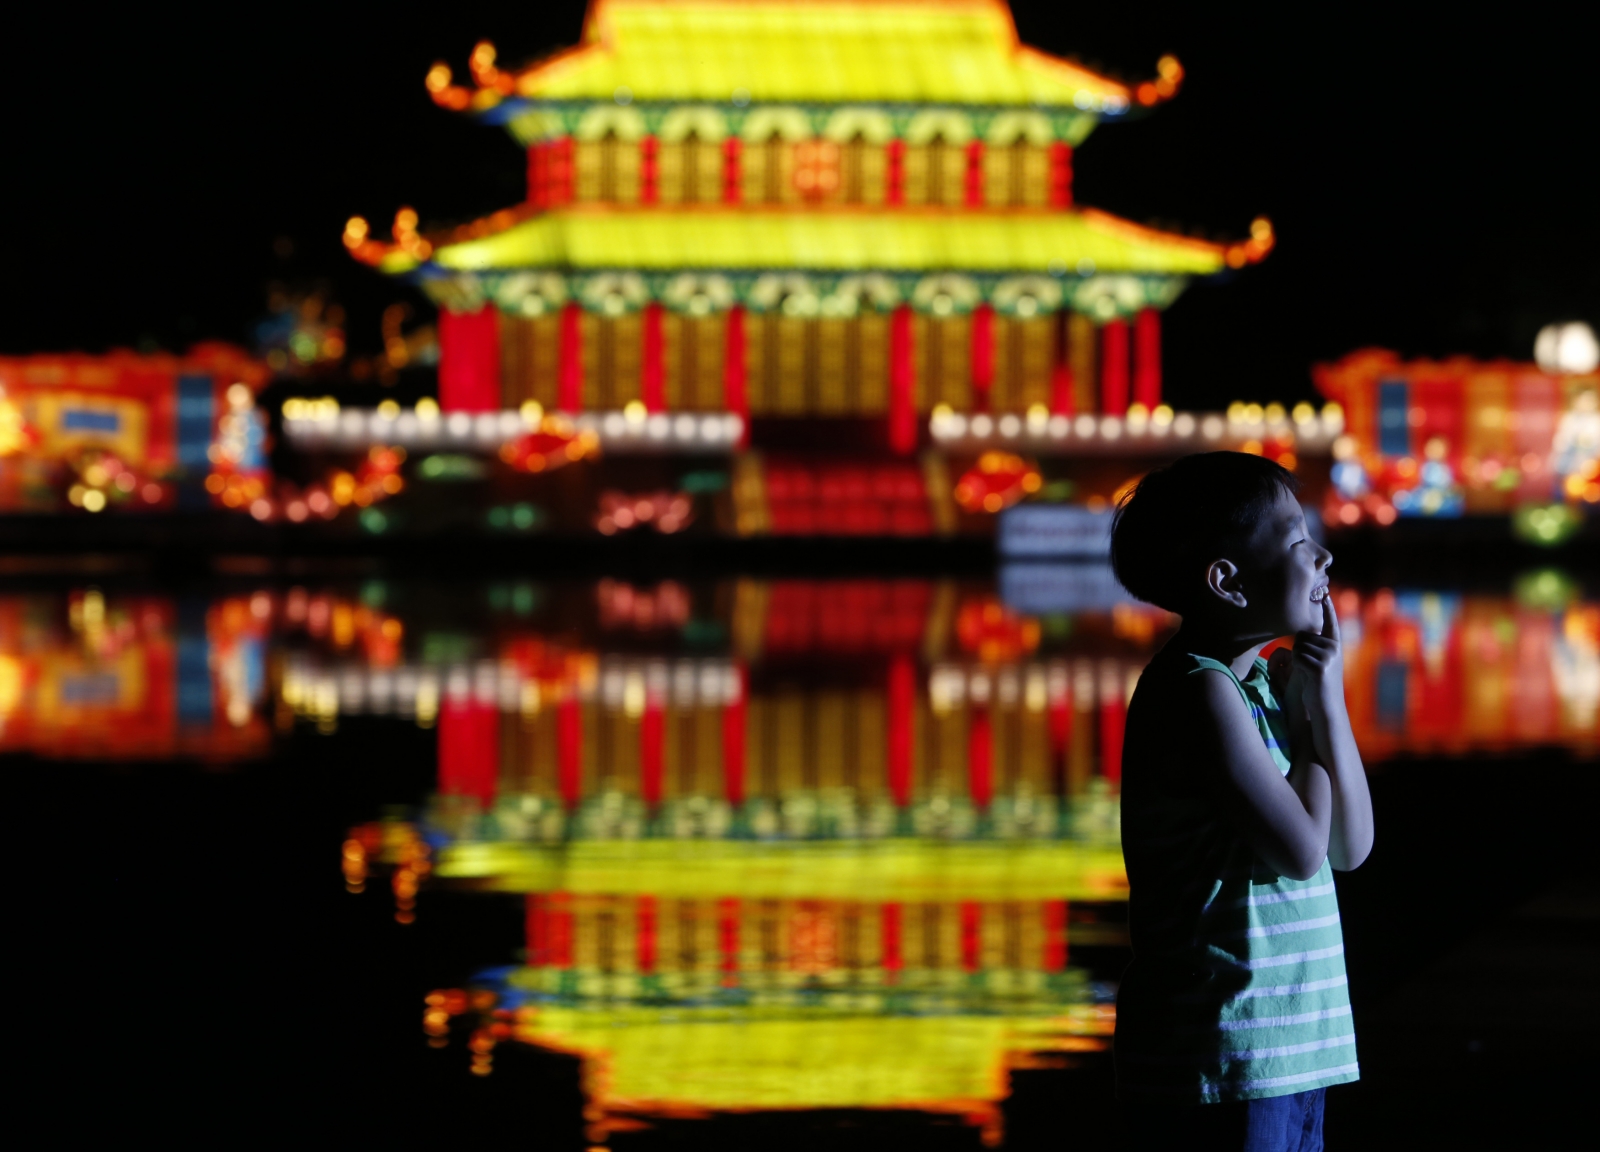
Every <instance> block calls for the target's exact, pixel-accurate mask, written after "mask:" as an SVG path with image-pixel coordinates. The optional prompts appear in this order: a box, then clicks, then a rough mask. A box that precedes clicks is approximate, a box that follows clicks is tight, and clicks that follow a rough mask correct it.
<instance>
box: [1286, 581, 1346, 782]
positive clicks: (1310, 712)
mask: <svg viewBox="0 0 1600 1152" xmlns="http://www.w3.org/2000/svg"><path fill="white" fill-rule="evenodd" d="M1293 660H1294V663H1293V670H1292V672H1291V674H1290V677H1289V683H1290V693H1291V695H1293V693H1294V687H1295V682H1296V681H1298V682H1299V687H1300V689H1301V690H1300V693H1299V695H1300V697H1301V699H1302V700H1303V701H1304V706H1305V710H1306V715H1307V716H1308V717H1309V718H1310V720H1311V731H1312V734H1313V735H1314V737H1315V738H1316V741H1317V747H1318V750H1319V751H1320V752H1322V753H1323V754H1324V755H1326V754H1327V734H1328V722H1329V720H1330V719H1332V718H1334V717H1338V716H1342V715H1344V645H1343V644H1342V643H1341V641H1340V638H1339V616H1338V614H1337V613H1336V612H1334V610H1333V596H1332V595H1331V594H1330V595H1328V596H1326V597H1325V598H1324V599H1323V601H1322V631H1321V632H1320V633H1318V632H1300V633H1297V634H1296V635H1295V638H1294V657H1293Z"/></svg>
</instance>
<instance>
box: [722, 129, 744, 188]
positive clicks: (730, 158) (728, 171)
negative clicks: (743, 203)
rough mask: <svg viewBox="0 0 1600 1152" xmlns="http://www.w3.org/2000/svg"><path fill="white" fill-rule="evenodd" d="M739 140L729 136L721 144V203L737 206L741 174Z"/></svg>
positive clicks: (741, 181)
mask: <svg viewBox="0 0 1600 1152" xmlns="http://www.w3.org/2000/svg"><path fill="white" fill-rule="evenodd" d="M740 151H741V150H740V145H739V138H738V137H737V136H729V137H728V138H727V139H726V140H724V141H723V142H722V202H723V203H724V204H737V203H739V199H740V190H739V186H740V184H741V183H743V180H742V174H741V156H740Z"/></svg>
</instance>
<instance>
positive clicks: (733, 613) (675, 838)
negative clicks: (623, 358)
mask: <svg viewBox="0 0 1600 1152" xmlns="http://www.w3.org/2000/svg"><path fill="white" fill-rule="evenodd" d="M1339 595H1340V598H1341V599H1340V610H1341V614H1342V616H1343V618H1344V619H1345V621H1346V635H1347V638H1348V641H1349V648H1350V655H1349V659H1348V662H1347V665H1348V668H1349V670H1350V677H1351V683H1350V698H1351V711H1352V717H1353V719H1354V721H1355V723H1356V726H1357V730H1358V737H1359V739H1360V740H1361V741H1362V743H1363V747H1364V748H1366V749H1368V750H1369V758H1370V759H1373V760H1374V761H1375V760H1377V759H1379V758H1382V757H1385V756H1390V755H1393V754H1396V753H1400V752H1404V751H1406V750H1408V749H1413V748H1415V749H1428V750H1435V751H1438V750H1443V751H1459V752H1465V751H1471V750H1475V749H1481V750H1495V749H1504V748H1508V747H1525V746H1530V745H1536V744H1564V745H1566V746H1568V747H1570V748H1572V749H1574V750H1577V751H1579V752H1582V751H1584V750H1590V751H1592V750H1593V748H1594V747H1595V742H1596V739H1597V738H1600V735H1597V727H1596V711H1597V706H1600V646H1597V641H1600V632H1597V627H1596V621H1597V617H1596V615H1595V610H1594V608H1593V606H1592V605H1585V604H1583V603H1581V602H1578V601H1576V600H1574V599H1573V595H1574V589H1573V588H1572V587H1571V586H1570V585H1569V584H1566V583H1564V582H1563V581H1562V580H1561V579H1560V578H1559V577H1556V576H1554V575H1551V574H1542V575H1539V576H1535V577H1531V578H1529V579H1528V580H1527V581H1525V582H1524V584H1523V585H1522V586H1520V587H1519V591H1518V597H1517V599H1515V600H1510V599H1504V598H1490V597H1459V596H1450V595H1440V594H1432V593H1427V594H1417V593H1406V592H1402V593H1398V594H1396V593H1389V592H1381V593H1378V594H1375V595H1372V596H1367V597H1362V596H1360V595H1358V594H1356V593H1354V592H1350V591H1341V592H1340V593H1339ZM590 596H591V600H590V603H589V604H588V605H587V606H586V607H585V606H583V605H581V604H580V603H578V602H577V601H575V600H572V599H562V598H560V597H559V596H558V595H557V594H555V593H553V592H551V591H549V590H542V591H541V590H535V589H534V588H532V587H529V586H521V585H512V586H506V587H503V588H501V589H500V591H499V592H498V593H495V594H493V595H492V597H491V598H492V599H496V600H497V602H499V603H500V604H502V605H503V606H504V612H505V615H504V616H503V617H502V618H501V625H500V627H501V631H500V634H499V635H498V638H497V642H496V644H495V646H494V647H493V648H490V649H480V658H479V659H478V660H477V661H475V662H473V663H464V662H463V663H456V664H453V665H452V664H448V663H446V664H442V665H438V666H434V667H431V668H430V667H428V666H426V665H418V664H411V665H407V664H405V663H394V664H392V666H379V667H376V668H374V667H373V666H371V665H370V664H369V665H368V668H367V671H366V673H365V674H364V676H363V675H361V674H358V673H357V671H356V667H355V666H354V665H345V666H343V667H340V666H337V665H330V664H327V663H323V662H321V660H323V659H325V657H324V658H319V659H318V660H312V659H310V658H309V657H307V658H296V659H294V660H291V661H289V662H288V663H287V664H286V666H285V681H284V688H285V694H286V696H292V698H293V700H294V701H295V702H296V705H295V706H296V707H297V708H301V709H302V710H303V711H306V712H309V713H312V714H314V715H316V716H317V718H318V719H319V721H326V720H327V718H328V715H329V713H328V712H326V711H325V710H326V709H328V708H330V707H331V708H333V709H334V710H335V712H337V711H348V712H358V711H389V712H399V713H403V714H407V715H415V716H416V717H417V718H418V719H419V720H420V721H421V722H423V723H425V724H429V725H434V726H437V729H438V733H439V790H438V792H437V794H436V795H434V796H433V797H432V798H431V799H430V800H429V801H428V803H427V804H426V805H425V806H424V808H423V810H422V811H421V812H420V813H419V814H418V815H417V817H416V818H415V819H414V820H412V821H409V822H387V823H377V824H371V825H365V826H362V827H360V828H357V829H355V830H354V831H353V833H352V836H351V839H350V841H349V842H348V843H347V844H346V847H345V868H346V876H347V879H348V880H349V881H350V883H351V886H352V887H353V888H362V887H365V885H366V883H367V881H368V878H369V876H368V874H369V872H370V871H371V870H373V869H375V868H381V869H383V870H385V871H387V872H388V882H389V883H390V884H391V885H392V887H393V889H394V892H395V895H396V898H397V900H398V903H399V908H398V913H397V915H398V917H399V919H401V920H402V921H403V922H409V921H410V920H411V919H413V918H414V917H415V916H416V915H417V905H416V902H417V899H418V888H419V886H421V885H424V884H429V883H432V884H442V885H445V886H448V887H452V888H458V889H467V890H474V891H488V892H498V893H506V894H516V895H518V896H520V897H521V898H522V900H523V901H524V910H525V939H524V944H525V951H524V954H523V956H522V958H521V962H520V963H517V964H515V965H513V966H511V967H507V968H503V969H497V970H494V971H490V972H486V973H483V974H481V975H480V977H479V978H478V979H477V980H476V981H475V982H474V983H473V985H472V991H470V992H467V991H440V992H438V993H435V994H434V995H432V996H430V998H429V1004H428V1008H427V1016H426V1020H425V1027H426V1029H427V1031H428V1032H429V1034H430V1036H432V1037H433V1038H434V1040H435V1041H436V1042H437V1043H440V1044H444V1043H446V1042H447V1037H448V1036H449V1035H451V1034H452V1032H453V1031H454V1030H456V1029H455V1027H453V1025H452V1020H453V1019H455V1018H464V1019H465V1020H466V1021H468V1022H469V1025H468V1028H467V1031H468V1032H469V1033H470V1041H469V1045H470V1050H471V1052H472V1061H473V1067H474V1068H475V1069H476V1070H477V1071H478V1072H480V1073H484V1074H486V1073H488V1072H489V1071H491V1070H492V1068H493V1066H494V1051H495V1048H496V1046H497V1045H498V1044H500V1043H503V1042H507V1041H511V1040H516V1041H521V1042H525V1043H530V1044H534V1045H538V1046H540V1047H544V1048H547V1049H553V1050H560V1051H567V1052H572V1053H575V1054H579V1055H581V1056H583V1057H584V1058H585V1068H586V1077H587V1086H588V1091H589V1093H590V1096H591V1098H592V1103H593V1106H594V1107H595V1108H597V1109H598V1110H599V1112H600V1113H601V1114H603V1115H604V1116H605V1117H607V1118H608V1120H607V1122H609V1121H610V1120H620V1121H624V1122H626V1121H628V1120H630V1119H633V1120H637V1119H641V1118H642V1119H648V1118H650V1117H652V1116H669V1115H671V1116H681V1115H703V1114H707V1113H712V1112H719V1111H744V1110H781V1109H786V1108H795V1109H799V1108H847V1107H858V1108H897V1109H916V1110H924V1111H934V1112H946V1113H954V1114H958V1115H962V1116H966V1117H968V1118H970V1119H971V1120H972V1121H973V1122H974V1123H980V1124H984V1125H988V1126H990V1127H991V1128H992V1127H993V1126H995V1125H997V1124H998V1102H999V1101H1000V1100H1001V1099H1002V1098H1003V1097H1004V1096H1005V1094H1006V1091H1007V1081H1006V1076H1007V1070H1008V1069H1010V1068H1015V1067H1019V1066H1025V1065H1027V1064H1028V1063H1029V1062H1030V1061H1035V1060H1037V1059H1038V1058H1039V1057H1040V1054H1041V1053H1045V1054H1048V1053H1054V1054H1056V1055H1055V1056H1054V1057H1051V1058H1053V1059H1078V1058H1080V1055H1075V1054H1086V1053H1092V1052H1096V1051H1103V1050H1104V1047H1105V1044H1106V1038H1107V1036H1108V1034H1109V1030H1110V1027H1111V1023H1112V1021H1111V1017H1110V1007H1109V1003H1108V999H1107V998H1108V996H1109V993H1110V984H1109V983H1108V981H1109V980H1114V978H1115V975H1116V966H1117V957H1118V956H1120V955H1121V953H1120V951H1119V949H1120V948H1121V947H1123V946H1125V935H1124V933H1123V930H1122V925H1121V920H1122V916H1123V912H1122V909H1123V901H1124V900H1125V897H1126V880H1125V877H1124V874H1123V871H1122V862H1121V856H1120V851H1119V849H1118V843H1117V835H1116V829H1117V776H1118V772H1117V762H1118V759H1119V755H1120V743H1119V738H1120V734H1121V730H1122V720H1123V711H1122V709H1123V707H1124V703H1125V701H1126V698H1127V694H1128V692H1129V690H1130V688H1131V685H1132V681H1133V678H1134V677H1135V676H1136V675H1137V673H1138V671H1139V669H1140V668H1141V667H1142V665H1143V664H1144V662H1145V661H1146V660H1147V659H1148V657H1149V655H1150V653H1151V652H1152V651H1153V649H1154V646H1155V645H1156V644H1157V643H1158V642H1159V640H1160V638H1161V636H1162V635H1163V634H1164V631H1165V628H1166V626H1167V621H1166V618H1165V617H1164V616H1163V615H1161V614H1158V613H1156V612H1154V611H1153V610H1150V609H1148V608H1145V607H1143V606H1140V605H1135V604H1131V603H1128V602H1120V603H1115V602H1114V603H1109V604H1101V605H1098V606H1093V607H1091V608H1088V609H1086V610H1081V611H1078V612H1075V613H1071V614H1059V615H1057V614H1051V613H1049V612H1045V613H1043V614H1041V615H1031V616H1029V615H1022V614H1020V613H1018V612H1017V611H1016V610H1015V609H1013V608H1011V607H1008V606H1007V605H1006V604H1004V603H1003V602H1001V601H998V600H996V599H995V598H994V597H993V596H992V594H991V593H990V591H989V589H988V587H987V586H980V585H977V584H970V585H969V584H962V583H958V582H934V581H919V580H907V581H770V582H766V581H754V580H745V581H738V582H729V583H727V584H724V585H721V586H719V587H718V588H716V589H714V590H708V589H704V588H699V589H690V588H688V587H685V586H681V585H677V584H673V583H671V582H667V583H664V584H660V585H656V586H655V587H632V586H629V585H626V584H622V583H619V582H615V581H605V582H601V583H600V584H599V585H598V586H595V587H593V588H592V589H591V590H590ZM518 603H520V604H522V605H523V606H524V609H525V610H524V611H520V612H519V610H518V608H517V607H516V605H517V604H518ZM541 603H542V604H543V605H544V611H545V613H546V615H545V617H544V619H548V620H552V621H553V620H560V621H561V622H562V623H563V625H564V626H565V627H564V630H563V631H562V632H561V633H560V635H561V636H562V639H560V640H557V639H555V638H554V637H555V636H556V635H557V633H555V632H554V631H553V630H545V629H544V626H543V625H542V624H540V625H536V624H534V620H535V619H536V618H538V614H539V613H538V610H536V609H535V608H534V607H533V606H534V605H536V604H541ZM322 614H323V617H324V618H325V619H326V618H327V617H329V616H330V615H331V612H330V611H329V610H328V609H327V608H324V610H323V613H322ZM518 621H523V623H519V622H518ZM696 645H699V646H701V650H699V651H694V650H693V649H694V647H695V646H696ZM707 648H709V649H710V651H709V652H707V651H706V650H705V649H707ZM686 649H688V650H686ZM393 655H394V654H393V653H391V657H392V656H393ZM314 701H320V702H321V703H313V702H314ZM318 709H324V711H318ZM1469 714H1470V715H1469ZM507 959H508V960H510V959H511V957H507Z"/></svg>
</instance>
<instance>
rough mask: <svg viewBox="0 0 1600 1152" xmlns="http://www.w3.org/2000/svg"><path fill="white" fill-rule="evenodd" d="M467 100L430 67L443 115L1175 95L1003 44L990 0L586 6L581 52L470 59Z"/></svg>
mask: <svg viewBox="0 0 1600 1152" xmlns="http://www.w3.org/2000/svg"><path fill="white" fill-rule="evenodd" d="M472 70H473V74H474V78H475V79H476V80H477V84H478V91H477V92H476V93H470V92H468V91H467V90H466V89H464V88H461V87H458V86H455V85H453V84H451V82H450V75H449V69H448V68H447V67H445V66H444V65H436V66H435V68H434V69H433V71H431V72H430V73H429V77H428V87H429V89H430V91H432V92H433V94H434V98H435V100H437V101H438V102H439V103H441V104H444V105H446V106H448V107H455V108H465V107H468V106H471V107H473V108H476V109H478V110H480V111H482V110H486V109H488V108H490V107H493V106H494V105H495V104H496V103H498V102H499V100H500V99H502V98H505V97H522V98H524V99H531V100H538V101H608V102H609V101H611V100H614V99H615V100H618V101H620V102H624V103H626V102H628V101H630V100H642V101H671V102H690V101H701V102H704V101H711V102H725V101H730V100H731V101H734V102H735V103H738V104H742V103H747V102H753V103H763V102H778V103H827V104H832V103H856V102H863V103H908V104H967V105H988V106H997V105H999V106H1003V105H1035V106H1036V105H1042V106H1045V107H1051V106H1056V107H1066V108H1079V109H1091V110H1099V111H1106V112H1112V113H1116V112H1121V111H1123V110H1125V109H1127V108H1128V107H1129V105H1130V104H1131V103H1138V104H1146V105H1148V104H1154V103H1156V102H1157V101H1158V100H1161V99H1165V98H1166V97H1169V96H1171V95H1172V93H1173V92H1174V91H1176V87H1177V82H1178V81H1179V80H1180V79H1181V76H1182V70H1181V69H1179V68H1178V67H1177V65H1176V62H1175V61H1170V62H1169V61H1164V62H1163V68H1162V75H1161V78H1160V79H1159V80H1157V81H1154V82H1151V83H1146V84H1142V85H1138V86H1137V87H1133V88H1130V87H1129V86H1128V85H1125V84H1122V83H1119V82H1117V81H1115V80H1112V79H1109V78H1108V77H1105V76H1100V75H1097V74H1096V73H1094V72H1091V71H1090V70H1088V69H1087V68H1083V67H1081V66H1079V65H1076V64H1073V63H1071V62H1069V61H1066V60H1062V59H1059V58H1057V57H1054V56H1050V55H1048V54H1046V53H1044V52H1040V51H1038V50H1036V49H1033V48H1029V47H1027V46H1025V45H1023V44H1021V43H1020V42H1019V41H1018V39H1017V30H1016V25H1015V24H1014V23H1013V21H1012V18H1011V10H1010V8H1009V7H1008V6H1007V5H1006V4H1005V3H1004V2H1003V0H593V2H592V3H591V4H590V7H589V14H588V18H587V20H586V21H585V24H584V33H583V42H582V44H580V45H579V46H577V47H575V48H572V49H569V50H567V51H565V52H561V53H558V54H557V55H555V56H552V57H549V58H548V59H545V60H542V61H540V62H538V63H535V64H533V65H531V66H529V67H527V68H525V69H522V70H521V71H515V72H513V71H505V72H502V71H500V70H499V69H497V68H496V67H495V65H494V49H493V47H492V46H490V45H488V44H481V45H479V48H478V50H477V51H475V52H474V54H473V57H472Z"/></svg>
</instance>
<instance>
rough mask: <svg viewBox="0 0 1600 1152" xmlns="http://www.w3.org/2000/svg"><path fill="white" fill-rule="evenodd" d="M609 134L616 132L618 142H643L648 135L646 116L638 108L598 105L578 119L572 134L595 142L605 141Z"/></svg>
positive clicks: (580, 138)
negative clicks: (645, 124) (646, 131)
mask: <svg viewBox="0 0 1600 1152" xmlns="http://www.w3.org/2000/svg"><path fill="white" fill-rule="evenodd" d="M608 132H615V133H616V135H617V139H618V140H624V141H630V142H632V141H638V140H642V139H644V137H645V135H646V133H645V127H644V116H643V115H642V114H641V113H640V112H639V110H638V109H637V108H626V107H617V106H616V105H612V104H596V105H595V106H594V107H593V108H590V109H589V110H588V111H586V112H585V113H584V114H583V115H582V116H580V117H579V118H578V126H577V127H576V128H574V129H573V131H572V134H573V136H575V137H576V138H577V139H579V140H583V141H593V140H602V139H604V138H605V136H606V134H607V133H608Z"/></svg>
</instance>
